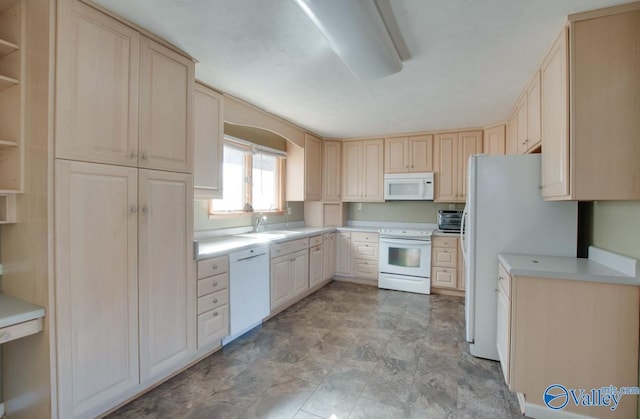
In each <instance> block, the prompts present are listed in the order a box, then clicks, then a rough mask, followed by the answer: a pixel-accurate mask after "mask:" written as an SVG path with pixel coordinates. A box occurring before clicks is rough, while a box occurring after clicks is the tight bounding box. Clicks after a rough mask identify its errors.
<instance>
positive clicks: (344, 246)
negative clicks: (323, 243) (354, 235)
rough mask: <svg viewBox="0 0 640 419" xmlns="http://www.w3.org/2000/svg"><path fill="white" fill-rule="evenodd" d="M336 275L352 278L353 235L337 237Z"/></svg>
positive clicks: (347, 234)
mask: <svg viewBox="0 0 640 419" xmlns="http://www.w3.org/2000/svg"><path fill="white" fill-rule="evenodd" d="M336 274H339V275H347V276H351V233H338V234H337V235H336Z"/></svg>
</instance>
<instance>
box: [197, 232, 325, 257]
mask: <svg viewBox="0 0 640 419" xmlns="http://www.w3.org/2000/svg"><path fill="white" fill-rule="evenodd" d="M277 231H282V230H277ZM286 231H287V232H288V233H287V234H283V235H274V236H273V237H267V236H265V237H261V238H253V237H246V235H244V234H240V235H234V236H221V237H213V238H208V239H201V240H199V241H198V246H197V252H198V254H197V259H198V260H201V259H207V258H211V257H215V256H221V255H224V254H227V253H230V252H235V251H237V250H242V249H246V248H249V247H251V246H256V245H261V244H267V245H269V244H272V243H281V242H284V241H288V240H295V239H301V238H304V237H310V236H315V235H317V234H322V233H329V232H333V231H336V228H335V227H302V228H291V229H287V230H286ZM264 233H269V230H267V231H265V232H264ZM243 236H244V237H243Z"/></svg>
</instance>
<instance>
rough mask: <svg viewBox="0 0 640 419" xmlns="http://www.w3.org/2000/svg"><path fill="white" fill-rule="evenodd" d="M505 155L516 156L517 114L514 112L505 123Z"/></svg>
mask: <svg viewBox="0 0 640 419" xmlns="http://www.w3.org/2000/svg"><path fill="white" fill-rule="evenodd" d="M506 134H507V135H506V137H507V138H506V141H505V142H506V145H505V154H518V112H516V110H514V111H513V112H512V113H511V116H510V117H509V120H508V121H507V132H506Z"/></svg>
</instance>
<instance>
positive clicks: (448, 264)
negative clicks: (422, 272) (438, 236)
mask: <svg viewBox="0 0 640 419" xmlns="http://www.w3.org/2000/svg"><path fill="white" fill-rule="evenodd" d="M431 263H432V264H433V265H434V266H441V267H443V268H455V267H456V265H457V264H458V249H448V248H445V247H434V248H433V260H432V261H431Z"/></svg>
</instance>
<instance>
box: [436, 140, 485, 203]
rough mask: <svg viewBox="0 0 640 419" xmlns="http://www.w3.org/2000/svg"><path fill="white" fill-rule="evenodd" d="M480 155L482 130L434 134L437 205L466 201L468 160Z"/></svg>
mask: <svg viewBox="0 0 640 419" xmlns="http://www.w3.org/2000/svg"><path fill="white" fill-rule="evenodd" d="M478 153H482V131H465V132H452V133H444V134H436V136H435V147H434V156H435V164H434V166H435V172H436V175H435V178H436V179H435V182H436V188H435V194H434V201H436V202H465V201H466V199H467V172H468V167H467V165H468V163H467V162H468V160H469V156H471V155H472V154H478Z"/></svg>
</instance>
